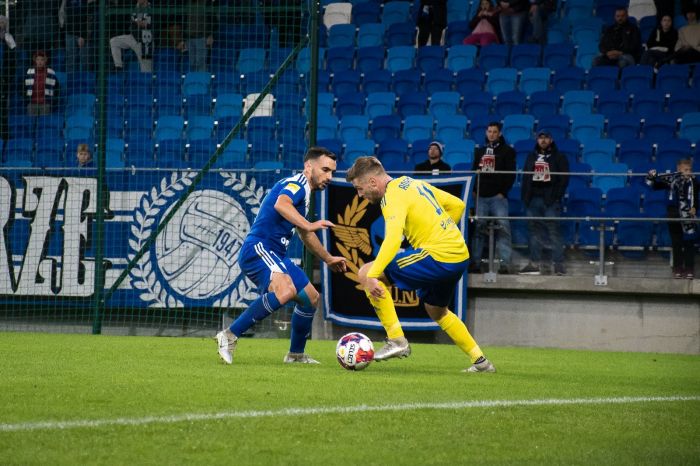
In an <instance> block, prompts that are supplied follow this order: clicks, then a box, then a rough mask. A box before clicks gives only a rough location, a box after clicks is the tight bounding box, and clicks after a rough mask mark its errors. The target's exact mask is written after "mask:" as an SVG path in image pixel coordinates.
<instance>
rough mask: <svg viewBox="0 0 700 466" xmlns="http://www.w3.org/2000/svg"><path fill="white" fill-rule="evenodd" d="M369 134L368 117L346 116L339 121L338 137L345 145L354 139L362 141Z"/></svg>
mask: <svg viewBox="0 0 700 466" xmlns="http://www.w3.org/2000/svg"><path fill="white" fill-rule="evenodd" d="M368 132H369V117H368V116H366V115H346V116H344V117H343V119H342V120H340V128H339V130H338V136H340V139H341V140H342V141H343V142H345V143H346V144H347V143H348V142H349V141H352V140H354V139H364V138H366V137H367V133H368Z"/></svg>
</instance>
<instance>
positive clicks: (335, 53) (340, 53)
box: [326, 47, 355, 73]
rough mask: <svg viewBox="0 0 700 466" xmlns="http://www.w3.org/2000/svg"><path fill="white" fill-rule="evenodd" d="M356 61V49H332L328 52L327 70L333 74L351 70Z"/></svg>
mask: <svg viewBox="0 0 700 466" xmlns="http://www.w3.org/2000/svg"><path fill="white" fill-rule="evenodd" d="M354 60H355V47H330V48H329V49H328V50H327V51H326V69H328V71H330V72H331V73H337V72H338V71H342V70H349V69H350V68H352V66H353V62H354Z"/></svg>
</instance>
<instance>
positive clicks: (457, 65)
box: [446, 44, 477, 73]
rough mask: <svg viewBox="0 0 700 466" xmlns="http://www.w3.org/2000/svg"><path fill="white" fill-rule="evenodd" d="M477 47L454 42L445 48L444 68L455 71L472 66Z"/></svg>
mask: <svg viewBox="0 0 700 466" xmlns="http://www.w3.org/2000/svg"><path fill="white" fill-rule="evenodd" d="M476 53H477V48H476V46H474V45H464V44H456V45H453V46H451V47H450V48H449V49H448V50H447V66H446V68H448V69H450V70H452V71H453V72H454V73H457V72H459V71H461V70H465V69H467V68H473V67H474V64H475V62H476Z"/></svg>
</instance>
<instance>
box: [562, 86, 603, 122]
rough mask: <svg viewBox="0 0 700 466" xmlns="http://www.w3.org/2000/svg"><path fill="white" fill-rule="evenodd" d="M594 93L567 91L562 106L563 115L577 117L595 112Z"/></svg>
mask: <svg viewBox="0 0 700 466" xmlns="http://www.w3.org/2000/svg"><path fill="white" fill-rule="evenodd" d="M594 97H595V95H594V94H593V91H567V92H566V93H565V94H564V100H563V101H562V104H561V113H564V114H566V115H569V116H570V117H576V116H579V115H590V114H591V113H592V112H593V99H594Z"/></svg>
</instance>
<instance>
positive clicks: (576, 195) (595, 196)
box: [567, 187, 613, 249]
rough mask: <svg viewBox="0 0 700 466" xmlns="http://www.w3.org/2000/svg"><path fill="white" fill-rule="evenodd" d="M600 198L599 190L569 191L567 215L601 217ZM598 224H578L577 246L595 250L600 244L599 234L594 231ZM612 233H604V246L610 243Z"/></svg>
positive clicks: (576, 189)
mask: <svg viewBox="0 0 700 466" xmlns="http://www.w3.org/2000/svg"><path fill="white" fill-rule="evenodd" d="M601 197H602V192H601V190H600V189H599V188H595V187H591V188H583V187H579V188H574V189H570V190H569V200H568V203H567V208H568V215H569V216H571V217H601V216H602V215H603V213H602V211H601ZM598 224H599V222H596V221H593V222H586V221H584V220H580V221H579V222H578V244H579V245H580V246H583V247H591V248H596V249H597V247H598V246H599V244H600V233H599V231H598V230H597V229H596V228H597V226H598ZM612 239H613V237H612V232H606V233H605V237H604V244H605V245H606V246H609V245H610V244H611V243H612Z"/></svg>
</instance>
